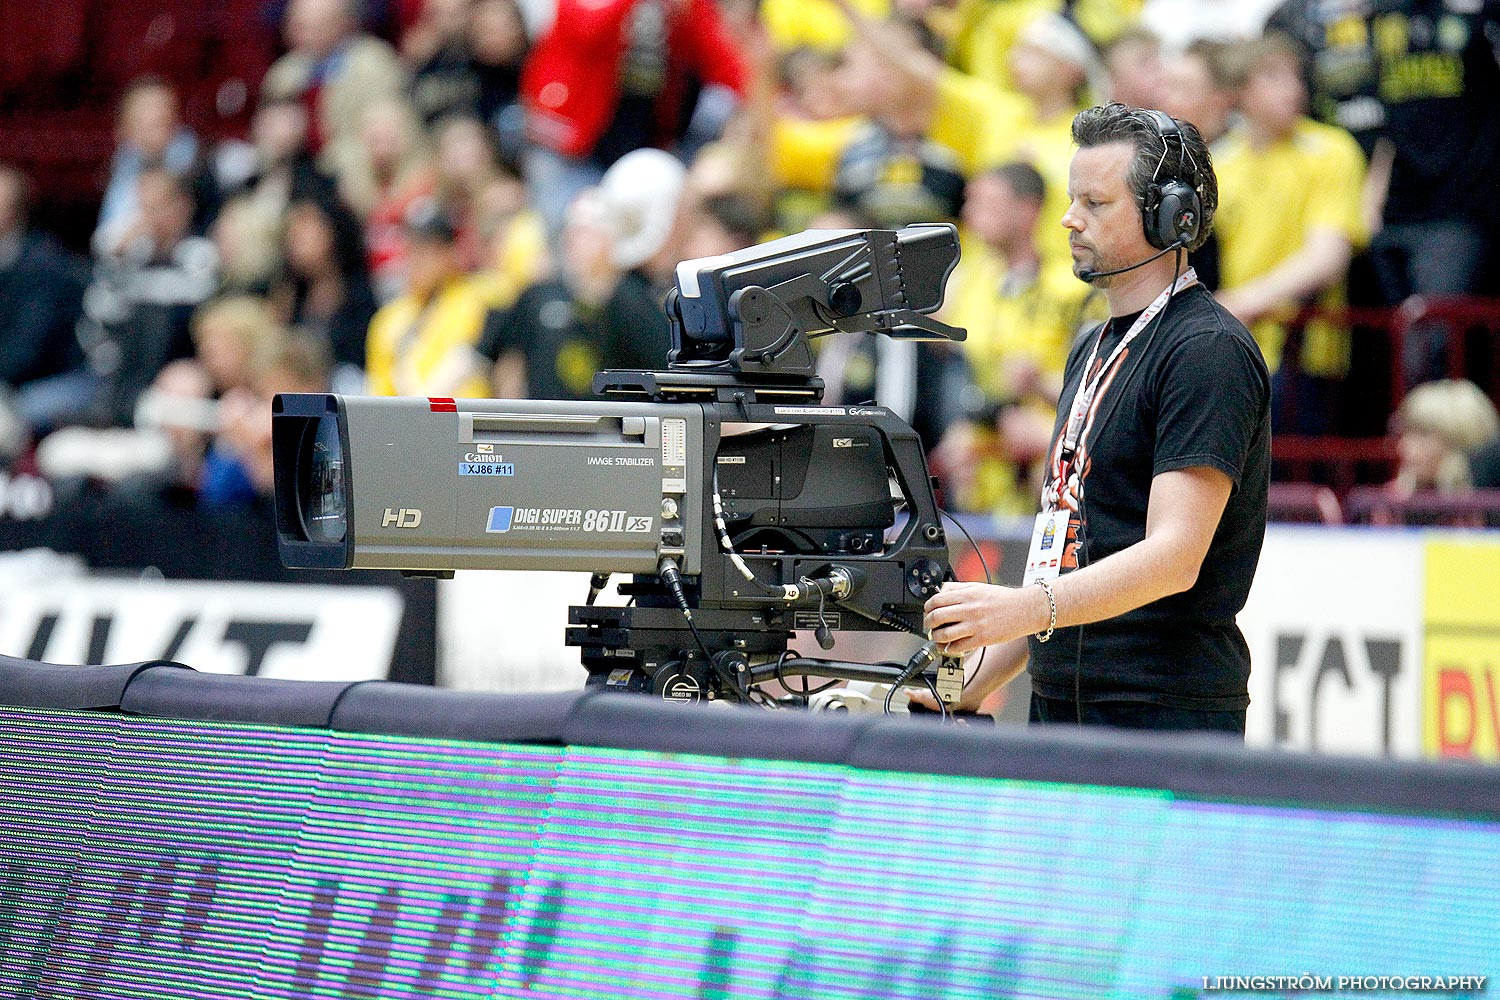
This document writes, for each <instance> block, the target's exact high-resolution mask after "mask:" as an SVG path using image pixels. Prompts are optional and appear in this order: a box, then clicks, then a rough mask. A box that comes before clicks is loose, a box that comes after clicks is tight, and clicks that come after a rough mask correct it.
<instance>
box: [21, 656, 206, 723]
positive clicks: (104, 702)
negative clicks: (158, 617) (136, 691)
mask: <svg viewBox="0 0 1500 1000" xmlns="http://www.w3.org/2000/svg"><path fill="white" fill-rule="evenodd" d="M156 667H164V668H170V669H173V670H180V671H186V672H192V668H191V667H188V666H186V665H184V664H181V663H173V662H172V661H170V660H143V661H141V662H140V663H119V664H111V665H108V666H88V667H80V666H74V665H72V664H65V663H42V662H40V661H38V660H23V659H20V658H19V657H15V656H0V704H4V705H15V706H17V707H19V708H57V709H70V710H79V709H99V708H119V707H120V701H121V699H122V698H124V696H125V691H126V689H127V688H128V687H129V686H130V683H131V681H132V680H134V679H135V677H136V676H137V675H138V674H140V673H141V672H143V671H146V670H151V669H154V668H156Z"/></svg>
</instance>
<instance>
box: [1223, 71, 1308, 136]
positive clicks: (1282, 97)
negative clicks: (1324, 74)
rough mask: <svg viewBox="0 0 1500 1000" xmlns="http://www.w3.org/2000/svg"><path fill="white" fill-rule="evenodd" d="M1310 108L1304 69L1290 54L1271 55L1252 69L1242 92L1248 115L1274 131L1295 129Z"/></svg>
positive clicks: (1244, 109) (1241, 104)
mask: <svg viewBox="0 0 1500 1000" xmlns="http://www.w3.org/2000/svg"><path fill="white" fill-rule="evenodd" d="M1306 107H1307V87H1306V85H1305V84H1303V82H1302V71H1301V68H1300V67H1299V66H1298V65H1297V61H1296V59H1294V58H1293V57H1292V56H1290V55H1281V54H1276V55H1269V56H1266V57H1264V58H1262V59H1261V61H1260V62H1259V63H1257V64H1256V66H1255V68H1254V69H1253V70H1251V71H1250V77H1249V79H1248V80H1246V81H1245V89H1244V90H1243V91H1242V92H1241V94H1240V110H1241V111H1243V112H1244V114H1245V117H1246V118H1248V119H1250V120H1251V121H1253V122H1255V123H1256V124H1258V125H1260V126H1261V127H1263V128H1265V129H1267V130H1268V131H1271V132H1273V133H1278V134H1279V133H1283V132H1288V131H1290V130H1291V128H1292V126H1294V125H1295V124H1296V122H1297V119H1298V117H1300V116H1301V114H1302V111H1303V109H1304V108H1306Z"/></svg>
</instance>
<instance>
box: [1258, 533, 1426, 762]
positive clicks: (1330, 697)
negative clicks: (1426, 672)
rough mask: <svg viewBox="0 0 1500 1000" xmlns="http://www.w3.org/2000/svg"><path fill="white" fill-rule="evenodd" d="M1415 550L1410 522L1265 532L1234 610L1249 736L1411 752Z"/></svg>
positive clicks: (1419, 591) (1416, 741)
mask: <svg viewBox="0 0 1500 1000" xmlns="http://www.w3.org/2000/svg"><path fill="white" fill-rule="evenodd" d="M1424 559H1425V544H1424V538H1423V536H1422V535H1421V534H1419V533H1417V532H1413V531H1401V530H1392V531H1383V530H1371V529H1357V530H1333V531H1330V530H1327V529H1321V528H1299V527H1293V526H1277V525H1273V526H1272V527H1271V528H1270V529H1269V530H1268V531H1267V533H1266V544H1265V548H1264V550H1263V551H1262V553H1261V558H1260V568H1259V570H1258V571H1257V573H1256V576H1255V585H1254V586H1253V587H1252V588H1251V591H1250V600H1249V602H1248V603H1247V604H1246V605H1245V610H1244V611H1243V612H1242V613H1241V614H1240V617H1239V623H1240V628H1241V629H1242V630H1243V631H1244V633H1245V638H1246V640H1247V641H1248V642H1249V643H1250V660H1251V664H1252V666H1251V673H1250V711H1249V714H1248V718H1247V720H1246V725H1247V730H1248V732H1247V739H1248V742H1250V743H1251V744H1255V745H1260V746H1285V747H1291V748H1297V749H1305V750H1318V751H1323V752H1328V753H1356V754H1374V755H1382V754H1384V755H1393V756H1400V757H1417V756H1420V755H1421V752H1422V697H1423V695H1422V657H1423V650H1422V637H1423V621H1422V595H1423V565H1424Z"/></svg>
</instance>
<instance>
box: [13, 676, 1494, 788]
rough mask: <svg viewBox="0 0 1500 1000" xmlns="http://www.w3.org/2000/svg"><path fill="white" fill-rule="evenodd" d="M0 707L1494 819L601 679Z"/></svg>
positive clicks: (211, 691)
mask: <svg viewBox="0 0 1500 1000" xmlns="http://www.w3.org/2000/svg"><path fill="white" fill-rule="evenodd" d="M0 704H7V705H14V706H18V707H29V708H55V709H71V710H79V709H106V710H107V709H118V710H120V711H123V712H125V713H128V714H132V715H141V716H149V717H157V718H175V719H183V720H200V721H221V722H245V723H254V724H262V725H278V726H295V727H301V728H311V729H330V730H337V731H343V732H357V733H380V734H386V735H393V736H414V737H431V738H438V739H458V740H468V741H475V742H507V743H538V744H550V745H575V746H595V747H611V748H619V749H629V750H648V751H658V752H664V753H689V754H707V755H714V756H720V757H731V758H734V757H750V758H760V759H766V760H790V761H807V762H811V763H844V764H849V765H852V766H854V767H858V768H863V769H867V770H882V771H908V772H914V773H930V774H946V775H955V776H973V777H991V778H1010V779H1019V780H1029V781H1040V782H1084V783H1087V784H1091V785H1104V786H1117V787H1135V788H1156V789H1163V790H1167V791H1170V792H1173V793H1175V794H1179V795H1183V796H1186V797H1199V796H1221V797H1222V796H1225V795H1229V796H1232V797H1233V798H1236V799H1241V800H1255V801H1282V802H1287V801H1296V802H1305V803H1320V804H1326V805H1331V806H1345V807H1350V808H1373V809H1377V810H1378V809H1391V810H1398V811H1399V810H1408V809H1417V810H1421V811H1424V812H1436V813H1447V814H1452V815H1464V816H1475V817H1480V816H1484V817H1500V768H1495V767H1492V766H1486V765H1484V764H1480V763H1467V762H1455V761H1396V760H1385V759H1371V758H1363V757H1336V756H1324V755H1317V754H1307V753H1300V752H1287V751H1278V750H1266V749H1259V748H1247V747H1245V746H1243V745H1242V744H1240V743H1239V742H1238V741H1237V740H1233V739H1227V738H1224V737H1221V736H1214V735H1208V734H1162V733H1127V732H1121V731H1113V730H1100V729H1078V728H1075V727H1067V726H1049V727H1027V728H1020V727H1010V726H1001V727H988V726H972V727H970V726H947V725H941V724H939V723H938V722H937V720H936V719H935V718H923V719H920V720H918V719H905V718H899V717H897V718H885V717H882V716H879V715H865V714H856V715H842V714H837V715H833V714H829V715H810V714H807V713H802V712H766V711H762V710H759V709H751V708H745V707H730V706H727V705H706V706H699V705H677V704H669V703H665V702H662V701H660V700H658V699H653V698H650V697H645V696H640V695H626V694H614V693H605V692H601V693H593V692H583V691H568V692H555V693H548V694H498V693H482V692H460V691H448V690H441V689H434V688H428V687H425V686H422V685H407V684H396V683H389V682H383V681H366V682H335V681H297V680H285V679H277V678H266V677H245V676H240V675H233V674H209V673H200V672H198V671H194V670H192V669H191V668H188V667H184V666H183V665H182V664H178V663H170V662H167V661H146V662H143V663H132V664H120V665H112V666H63V665H58V664H50V663H40V662H35V661H30V660H22V659H17V658H14V657H3V656H0Z"/></svg>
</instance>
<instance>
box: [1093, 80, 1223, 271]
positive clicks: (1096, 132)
mask: <svg viewBox="0 0 1500 1000" xmlns="http://www.w3.org/2000/svg"><path fill="white" fill-rule="evenodd" d="M1174 121H1177V128H1178V131H1179V132H1180V133H1181V135H1182V142H1181V143H1178V142H1176V141H1175V140H1171V141H1169V140H1164V139H1162V136H1161V132H1160V130H1158V128H1157V126H1156V122H1155V121H1153V120H1152V117H1151V115H1149V114H1147V113H1146V111H1144V110H1142V109H1141V108H1132V107H1130V106H1128V105H1125V104H1120V103H1118V102H1111V103H1109V104H1103V105H1099V106H1097V107H1093V108H1089V109H1087V110H1086V111H1080V112H1078V115H1077V116H1076V117H1075V118H1074V119H1073V141H1074V142H1075V143H1077V144H1078V147H1079V148H1080V149H1089V148H1092V147H1094V146H1104V145H1108V144H1109V143H1112V142H1128V143H1132V144H1133V145H1134V146H1135V156H1134V157H1132V158H1131V160H1130V166H1129V167H1128V168H1126V170H1125V183H1126V184H1127V185H1128V186H1129V187H1130V190H1131V193H1132V194H1134V195H1135V199H1136V204H1137V205H1138V206H1144V205H1145V203H1146V192H1147V189H1148V188H1149V187H1150V186H1151V180H1152V178H1153V177H1155V178H1156V179H1157V181H1163V180H1167V179H1169V178H1173V177H1176V178H1180V179H1182V180H1184V181H1186V182H1187V183H1188V184H1190V185H1191V186H1192V187H1193V189H1194V190H1196V191H1197V192H1198V200H1199V202H1200V203H1201V208H1202V216H1203V217H1202V219H1201V221H1200V224H1199V228H1198V238H1197V239H1196V240H1194V241H1193V244H1192V246H1190V247H1188V249H1189V250H1196V249H1198V248H1199V247H1201V246H1202V245H1203V243H1204V241H1206V240H1207V239H1208V234H1209V233H1210V232H1211V231H1212V229H1213V224H1214V213H1215V212H1216V211H1218V208H1219V181H1218V179H1217V178H1216V177H1215V176H1214V164H1213V157H1212V156H1210V155H1209V152H1208V144H1207V143H1205V142H1204V141H1203V136H1202V135H1201V134H1199V132H1198V128H1197V126H1195V125H1194V124H1193V123H1192V122H1185V121H1180V120H1177V119H1174ZM1158 168H1160V170H1159V172H1158Z"/></svg>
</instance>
